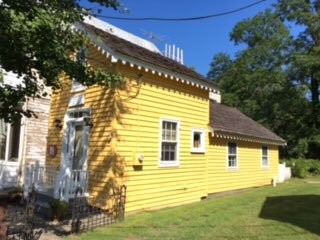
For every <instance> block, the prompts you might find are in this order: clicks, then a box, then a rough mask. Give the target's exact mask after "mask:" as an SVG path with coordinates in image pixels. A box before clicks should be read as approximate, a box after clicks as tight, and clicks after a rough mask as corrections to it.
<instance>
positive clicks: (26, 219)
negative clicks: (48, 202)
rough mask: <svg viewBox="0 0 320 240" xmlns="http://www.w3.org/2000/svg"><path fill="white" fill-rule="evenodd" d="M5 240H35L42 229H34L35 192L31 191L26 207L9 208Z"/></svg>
mask: <svg viewBox="0 0 320 240" xmlns="http://www.w3.org/2000/svg"><path fill="white" fill-rule="evenodd" d="M9 207H12V209H8V211H9V213H10V214H8V217H7V223H8V229H7V234H6V235H7V240H37V239H39V238H40V236H41V234H42V229H36V228H35V208H36V192H35V191H34V190H33V191H32V192H31V193H30V195H29V198H28V200H27V203H26V206H25V207H22V206H9Z"/></svg>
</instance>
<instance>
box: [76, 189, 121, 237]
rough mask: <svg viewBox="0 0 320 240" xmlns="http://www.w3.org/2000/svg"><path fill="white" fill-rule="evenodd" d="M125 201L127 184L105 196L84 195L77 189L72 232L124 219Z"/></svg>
mask: <svg viewBox="0 0 320 240" xmlns="http://www.w3.org/2000/svg"><path fill="white" fill-rule="evenodd" d="M125 203H126V186H125V185H123V186H121V187H119V188H118V189H113V190H112V191H110V192H109V194H105V195H103V196H101V195H100V196H89V197H83V195H82V194H81V193H80V190H79V191H77V193H76V196H75V198H74V200H73V202H72V220H71V232H72V233H80V232H85V231H88V230H92V229H93V228H96V227H100V226H104V225H109V224H112V223H115V222H117V221H122V220H124V213H125Z"/></svg>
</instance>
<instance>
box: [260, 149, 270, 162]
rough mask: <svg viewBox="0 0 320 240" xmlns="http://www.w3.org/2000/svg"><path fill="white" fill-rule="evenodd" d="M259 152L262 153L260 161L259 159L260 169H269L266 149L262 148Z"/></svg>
mask: <svg viewBox="0 0 320 240" xmlns="http://www.w3.org/2000/svg"><path fill="white" fill-rule="evenodd" d="M261 151H262V159H261V164H262V167H269V157H268V147H267V146H262V148H261Z"/></svg>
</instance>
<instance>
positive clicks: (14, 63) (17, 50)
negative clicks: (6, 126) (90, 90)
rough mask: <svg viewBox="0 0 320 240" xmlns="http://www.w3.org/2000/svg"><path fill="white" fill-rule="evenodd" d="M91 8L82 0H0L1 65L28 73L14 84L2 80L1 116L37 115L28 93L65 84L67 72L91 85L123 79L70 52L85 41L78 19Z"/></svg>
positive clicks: (108, 1) (112, 2) (106, 2)
mask: <svg viewBox="0 0 320 240" xmlns="http://www.w3.org/2000/svg"><path fill="white" fill-rule="evenodd" d="M90 2H96V3H98V4H100V6H101V7H107V8H113V9H115V10H117V9H119V7H120V4H119V2H118V1H117V0H90ZM90 11H91V9H90V8H84V7H82V6H81V5H80V4H79V1H77V0H64V1H61V0H50V1H47V0H25V1H17V0H2V1H0V66H1V68H2V69H3V70H5V71H7V72H8V71H12V72H13V73H16V74H17V75H18V76H19V77H21V78H23V83H22V84H19V85H18V86H14V87H13V86H10V85H6V84H4V83H3V81H2V80H0V118H3V119H4V120H5V121H7V122H12V121H14V120H15V119H17V118H20V117H21V116H22V115H25V116H27V117H31V116H32V115H34V113H33V112H32V111H31V110H29V109H23V108H21V105H22V104H23V102H25V101H26V99H27V98H39V97H41V96H44V95H46V91H45V87H51V88H54V89H57V88H60V87H61V86H60V82H59V75H61V74H62V73H65V74H67V75H69V76H70V77H71V78H74V79H77V81H78V82H80V83H82V84H84V85H86V86H90V85H92V84H100V85H104V86H113V85H114V84H115V83H116V82H117V81H119V80H121V77H120V76H118V75H116V74H111V73H107V72H104V71H103V70H99V69H95V70H94V69H89V68H87V67H85V66H84V65H83V64H82V63H81V62H79V61H74V60H72V59H71V58H70V55H71V53H74V52H77V51H78V50H79V49H80V48H81V47H83V46H84V45H85V40H84V38H83V36H81V35H79V34H78V33H77V32H75V31H73V29H72V27H73V24H74V23H75V22H78V21H82V20H83V18H84V16H86V15H88V14H89V13H90ZM0 75H1V73H0Z"/></svg>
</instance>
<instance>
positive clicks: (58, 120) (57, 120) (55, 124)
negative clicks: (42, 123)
mask: <svg viewBox="0 0 320 240" xmlns="http://www.w3.org/2000/svg"><path fill="white" fill-rule="evenodd" d="M54 126H55V127H56V128H59V129H61V128H62V123H61V120H60V119H55V120H54Z"/></svg>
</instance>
